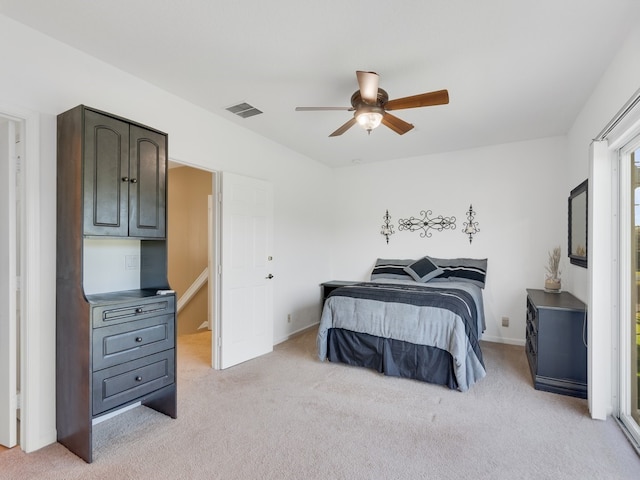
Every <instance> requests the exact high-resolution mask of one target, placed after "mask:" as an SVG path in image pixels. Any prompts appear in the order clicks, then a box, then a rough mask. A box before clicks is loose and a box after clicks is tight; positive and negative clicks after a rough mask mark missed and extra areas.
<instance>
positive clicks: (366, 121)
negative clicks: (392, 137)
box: [356, 107, 383, 133]
mask: <svg viewBox="0 0 640 480" xmlns="http://www.w3.org/2000/svg"><path fill="white" fill-rule="evenodd" d="M382 115H383V114H382V113H381V112H379V111H378V110H377V109H376V107H374V108H363V109H361V110H358V112H356V120H357V121H358V124H359V125H360V126H361V127H362V128H364V129H365V130H366V131H367V132H369V133H371V130H373V129H374V128H377V127H378V126H380V122H382Z"/></svg>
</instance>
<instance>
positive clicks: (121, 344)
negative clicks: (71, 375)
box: [92, 313, 175, 371]
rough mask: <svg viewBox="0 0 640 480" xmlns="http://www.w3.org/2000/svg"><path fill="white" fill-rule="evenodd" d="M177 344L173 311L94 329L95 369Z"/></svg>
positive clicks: (93, 353)
mask: <svg viewBox="0 0 640 480" xmlns="http://www.w3.org/2000/svg"><path fill="white" fill-rule="evenodd" d="M174 347H175V322H174V314H173V313H171V314H167V315H160V316H157V317H151V318H143V319H140V320H135V321H132V322H127V323H120V324H116V325H111V326H108V327H103V328H96V329H94V331H93V352H92V357H93V370H94V371H97V370H102V369H103V368H107V367H111V366H113V365H117V364H119V363H124V362H128V361H130V360H135V359H136V358H140V357H145V356H147V355H151V354H153V353H157V352H161V351H163V350H168V349H170V348H174Z"/></svg>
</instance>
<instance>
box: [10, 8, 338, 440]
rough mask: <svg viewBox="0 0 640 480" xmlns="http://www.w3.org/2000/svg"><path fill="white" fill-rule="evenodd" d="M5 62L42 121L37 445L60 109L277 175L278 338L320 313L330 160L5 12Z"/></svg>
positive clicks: (47, 401) (195, 157)
mask: <svg viewBox="0 0 640 480" xmlns="http://www.w3.org/2000/svg"><path fill="white" fill-rule="evenodd" d="M0 64H1V65H2V67H3V75H0V105H7V106H9V107H13V106H15V107H16V108H18V107H19V109H20V110H23V109H24V110H29V111H33V112H36V113H38V114H40V115H39V118H40V122H41V124H40V162H41V163H40V171H41V188H40V195H41V203H40V213H41V224H40V227H41V236H40V237H39V238H38V239H36V240H34V241H37V242H39V246H40V257H41V268H40V270H41V278H42V280H41V282H42V298H40V305H41V312H40V313H41V314H40V315H37V316H34V318H35V319H36V320H37V321H38V322H39V324H38V325H33V326H32V327H33V330H35V331H37V332H39V335H38V338H37V339H35V340H36V344H34V345H33V349H32V355H34V356H38V360H37V365H39V368H37V370H36V371H35V372H34V374H36V375H37V376H38V382H37V385H38V388H39V390H40V391H39V392H38V398H39V399H41V401H40V402H39V403H38V405H33V406H31V414H32V415H33V418H34V419H35V421H36V422H37V424H38V428H39V432H38V439H37V440H35V441H34V442H33V445H36V447H35V448H38V446H44V445H46V444H47V443H50V442H53V441H55V404H54V402H53V401H52V399H54V398H55V383H54V382H55V371H54V370H53V368H54V366H55V213H56V212H55V198H56V191H55V178H56V174H55V171H56V167H55V160H56V143H55V142H56V115H57V114H58V113H60V112H63V111H65V110H67V109H70V108H73V107H74V106H76V105H78V104H86V105H89V106H92V107H95V108H98V109H101V110H104V111H108V112H111V113H114V114H116V115H120V116H122V117H126V118H129V119H131V120H134V121H136V122H140V123H143V124H147V125H150V126H152V127H154V128H157V129H159V130H162V131H164V132H167V133H168V135H169V156H170V158H172V159H174V160H179V161H181V162H183V163H187V164H191V165H194V166H198V167H201V168H204V169H207V170H218V171H229V172H234V173H238V174H241V175H247V176H251V177H256V178H261V179H264V180H267V181H270V182H272V183H273V185H274V191H275V219H274V224H275V225H274V226H275V232H274V235H275V238H274V245H275V251H274V252H273V256H274V267H275V271H274V274H275V276H276V277H275V279H274V282H275V285H274V287H275V288H274V292H275V293H274V296H275V298H274V309H275V312H274V313H275V325H274V341H276V342H277V341H281V340H283V339H285V338H286V337H287V336H288V335H289V334H290V333H292V332H294V331H296V330H299V329H301V328H304V327H305V326H307V325H310V324H313V323H315V322H317V321H318V317H319V312H318V304H319V296H320V291H319V284H320V283H321V282H322V281H324V280H326V279H327V278H329V277H330V249H329V246H328V245H329V240H330V236H329V235H330V234H329V232H328V230H327V228H325V226H326V225H327V224H328V223H329V221H330V220H329V219H330V213H331V210H332V209H331V208H327V207H328V205H330V201H331V196H330V195H327V188H326V186H327V185H328V184H329V183H330V182H331V181H332V177H333V174H332V171H331V170H330V169H329V168H328V167H325V166H323V165H321V164H319V163H317V162H315V161H312V160H310V159H308V158H306V157H304V156H301V155H299V154H296V153H295V152H292V151H291V150H288V149H286V148H284V147H282V146H280V145H278V144H275V143H273V142H271V141H268V140H266V139H264V138H263V137H260V136H257V135H255V134H253V133H251V132H249V131H248V130H245V129H242V128H241V127H238V126H236V125H235V124H233V123H231V122H228V121H227V120H225V119H223V118H222V117H218V116H216V115H213V114H211V113H209V112H207V111H205V110H203V109H201V108H198V107H196V106H194V105H193V104H190V103H188V102H186V101H183V100H181V99H179V98H177V97H175V96H173V95H170V94H167V93H166V92H163V91H162V90H160V89H158V88H156V87H154V86H153V85H150V84H148V83H146V82H143V81H140V80H138V79H136V78H135V77H133V76H131V75H128V74H126V73H124V72H122V71H120V70H117V69H115V68H113V67H111V66H109V65H107V64H105V63H102V62H100V61H97V60H95V59H94V58H92V57H89V56H87V55H85V54H83V53H82V52H79V51H77V50H74V49H72V48H70V47H68V46H66V45H64V44H62V43H60V42H57V41H55V40H52V39H50V38H49V37H46V36H44V35H42V34H40V33H38V32H36V31H34V30H31V29H29V28H26V27H24V26H23V25H21V24H19V23H17V22H14V21H13V20H10V19H8V18H6V17H4V16H1V15H0ZM9 72H10V73H9ZM267 114H268V113H267ZM29 133H30V132H27V135H29ZM28 160H29V159H28V158H27V161H28ZM301 265H302V266H303V267H301ZM288 313H291V314H292V322H291V323H287V314H288ZM40 380H41V381H40ZM32 441H33V440H32Z"/></svg>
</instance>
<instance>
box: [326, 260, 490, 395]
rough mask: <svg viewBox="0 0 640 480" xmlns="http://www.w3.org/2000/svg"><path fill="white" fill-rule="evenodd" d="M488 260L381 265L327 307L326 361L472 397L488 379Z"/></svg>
mask: <svg viewBox="0 0 640 480" xmlns="http://www.w3.org/2000/svg"><path fill="white" fill-rule="evenodd" d="M486 266H487V260H486V259H469V258H456V259H440V258H434V257H428V256H427V257H423V258H421V259H419V260H410V259H405V260H399V259H378V260H377V261H376V264H375V266H374V268H373V271H372V274H371V281H368V282H361V283H357V284H353V285H348V286H343V287H340V288H337V289H335V290H333V291H331V293H330V294H329V295H328V297H327V299H326V300H325V303H324V306H323V309H322V316H321V319H320V327H319V329H318V336H317V347H318V356H319V358H320V360H322V361H324V360H327V359H328V360H329V361H331V362H342V363H346V364H349V365H356V366H362V367H368V368H372V369H375V370H377V371H378V372H381V373H384V374H386V375H391V376H398V377H407V378H412V379H416V380H421V381H425V382H429V383H435V384H440V385H445V386H447V387H449V388H451V389H457V390H460V391H463V392H464V391H467V390H468V389H469V387H471V386H472V385H473V384H474V383H476V382H477V381H478V380H480V379H482V378H483V377H484V376H485V375H486V371H485V367H484V362H483V359H482V351H481V349H480V339H481V336H482V332H483V331H484V330H485V319H484V304H483V297H482V289H483V288H484V285H485V279H486Z"/></svg>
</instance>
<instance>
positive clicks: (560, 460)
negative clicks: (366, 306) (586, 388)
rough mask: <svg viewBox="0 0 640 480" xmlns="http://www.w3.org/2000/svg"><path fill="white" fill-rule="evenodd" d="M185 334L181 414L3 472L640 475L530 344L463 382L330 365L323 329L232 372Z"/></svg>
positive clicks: (112, 427)
mask: <svg viewBox="0 0 640 480" xmlns="http://www.w3.org/2000/svg"><path fill="white" fill-rule="evenodd" d="M209 341H210V338H209V337H208V334H206V333H204V334H202V333H201V334H194V335H188V336H184V337H180V339H179V350H178V356H179V359H178V371H179V373H178V374H179V381H178V388H179V390H178V394H179V403H178V406H179V410H178V413H179V418H178V419H176V420H172V419H170V418H168V417H165V416H164V415H161V414H158V413H157V412H154V411H152V410H149V409H147V408H145V407H138V408H135V409H133V410H130V411H128V412H125V413H123V414H122V415H119V416H118V417H116V418H113V419H111V420H108V421H106V422H104V423H101V424H99V425H97V426H96V427H95V429H94V452H95V453H94V458H95V460H94V463H93V464H91V465H88V464H85V463H84V462H83V461H82V460H80V459H79V458H77V457H76V456H74V455H73V454H71V453H69V452H68V451H67V450H66V449H65V448H64V447H62V446H60V445H58V444H55V445H51V446H48V447H46V448H43V449H42V450H39V451H37V452H34V453H31V454H28V455H27V454H25V453H23V452H21V451H20V450H19V449H16V448H14V449H12V450H9V451H5V452H3V453H1V454H0V478H2V479H16V480H17V479H65V480H71V479H93V478H99V479H110V480H123V479H422V478H424V479H449V478H451V479H453V478H455V479H467V478H469V479H523V478H525V479H526V478H544V479H551V478H553V479H564V478H567V479H574V478H575V479H578V478H579V479H634V480H637V479H638V478H640V458H639V457H638V456H637V454H636V452H635V450H633V448H632V447H631V445H630V444H629V443H628V441H627V440H626V438H625V437H624V435H623V433H622V432H621V431H620V429H619V428H618V426H617V424H616V423H615V421H614V420H613V419H609V420H608V421H606V422H602V421H594V420H591V419H590V418H589V416H588V414H587V403H586V401H585V400H580V399H575V398H571V397H565V396H561V395H555V394H552V393H546V392H539V391H536V390H534V389H533V388H532V387H531V378H530V376H529V371H528V367H527V363H526V359H525V354H524V350H523V348H522V347H515V346H509V345H499V344H493V343H483V345H482V348H483V352H484V358H485V363H486V366H487V370H488V375H487V377H486V378H484V379H483V380H481V381H480V382H479V383H478V384H476V385H474V386H473V387H472V388H471V389H470V390H469V391H468V392H466V393H460V392H457V391H450V390H448V389H446V388H444V387H440V386H435V385H428V384H425V383H421V382H416V381H412V380H406V379H398V378H391V377H385V376H382V375H379V374H378V373H376V372H373V371H370V370H366V369H362V368H354V367H348V366H345V365H341V364H331V363H329V362H325V363H320V362H319V361H318V360H317V359H316V356H315V331H310V332H307V333H305V334H303V335H300V336H298V337H296V338H294V339H292V340H290V341H288V342H285V343H284V344H282V345H279V346H277V347H276V348H275V351H274V352H273V353H271V354H269V355H266V356H264V357H262V358H259V359H256V360H253V361H250V362H247V363H244V364H242V365H238V366H236V367H233V368H231V369H228V370H225V371H215V370H212V369H211V368H210V367H209V357H210V353H209Z"/></svg>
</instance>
